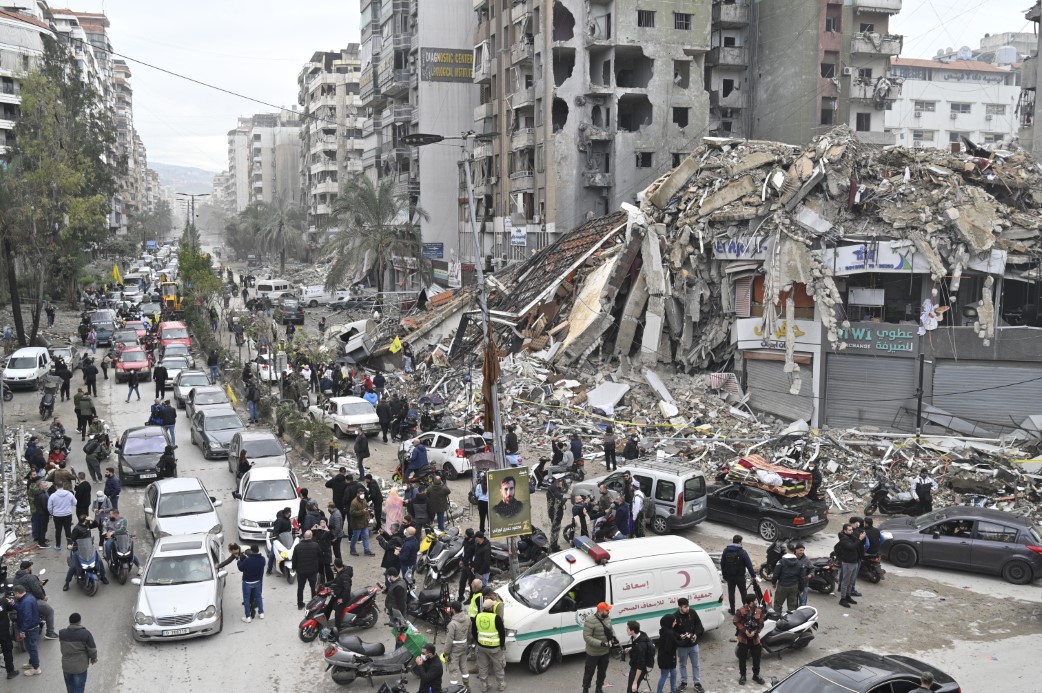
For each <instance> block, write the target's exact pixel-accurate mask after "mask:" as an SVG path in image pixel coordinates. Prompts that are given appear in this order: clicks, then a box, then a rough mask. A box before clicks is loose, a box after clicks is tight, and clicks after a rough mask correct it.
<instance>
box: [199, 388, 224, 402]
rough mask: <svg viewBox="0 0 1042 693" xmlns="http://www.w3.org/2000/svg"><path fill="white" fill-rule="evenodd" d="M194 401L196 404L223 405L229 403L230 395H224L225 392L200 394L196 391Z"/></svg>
mask: <svg viewBox="0 0 1042 693" xmlns="http://www.w3.org/2000/svg"><path fill="white" fill-rule="evenodd" d="M192 401H193V402H195V403H196V404H222V403H224V402H227V401H228V395H226V394H224V390H217V391H215V392H199V391H198V390H196V391H195V396H194V397H193V398H192Z"/></svg>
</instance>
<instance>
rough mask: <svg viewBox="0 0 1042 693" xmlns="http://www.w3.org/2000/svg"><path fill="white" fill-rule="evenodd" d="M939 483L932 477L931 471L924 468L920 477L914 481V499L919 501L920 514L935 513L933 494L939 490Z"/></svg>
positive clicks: (920, 471) (920, 472)
mask: <svg viewBox="0 0 1042 693" xmlns="http://www.w3.org/2000/svg"><path fill="white" fill-rule="evenodd" d="M937 488H938V487H937V482H936V481H934V480H933V479H932V478H931V477H930V470H929V469H927V468H926V467H923V468H922V469H920V470H919V476H917V477H916V478H915V479H914V480H912V498H915V499H916V500H917V501H919V514H920V515H924V514H926V513H928V512H933V494H934V492H935V491H936V490H937Z"/></svg>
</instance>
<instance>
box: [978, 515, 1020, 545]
mask: <svg viewBox="0 0 1042 693" xmlns="http://www.w3.org/2000/svg"><path fill="white" fill-rule="evenodd" d="M976 538H977V539H984V540H985V541H997V542H1001V543H1003V544H1012V543H1013V542H1015V541H1016V540H1017V529H1016V527H1007V526H1006V525H1000V524H996V523H994V522H985V521H983V520H978V521H977V536H976Z"/></svg>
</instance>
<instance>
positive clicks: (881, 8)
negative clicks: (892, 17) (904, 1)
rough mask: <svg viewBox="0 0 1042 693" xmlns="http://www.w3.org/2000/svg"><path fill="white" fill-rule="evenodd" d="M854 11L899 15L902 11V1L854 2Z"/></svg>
mask: <svg viewBox="0 0 1042 693" xmlns="http://www.w3.org/2000/svg"><path fill="white" fill-rule="evenodd" d="M854 11H855V12H882V13H884V14H897V13H898V12H900V11H901V0H854Z"/></svg>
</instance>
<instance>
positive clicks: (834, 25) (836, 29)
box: [825, 7, 843, 34]
mask: <svg viewBox="0 0 1042 693" xmlns="http://www.w3.org/2000/svg"><path fill="white" fill-rule="evenodd" d="M832 10H836V11H835V12H833V11H832ZM838 10H839V8H838V7H828V8H826V9H825V13H826V14H825V31H828V32H831V33H833V34H838V33H840V32H842V31H843V23H842V20H841V19H840V14H839V11H838Z"/></svg>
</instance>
